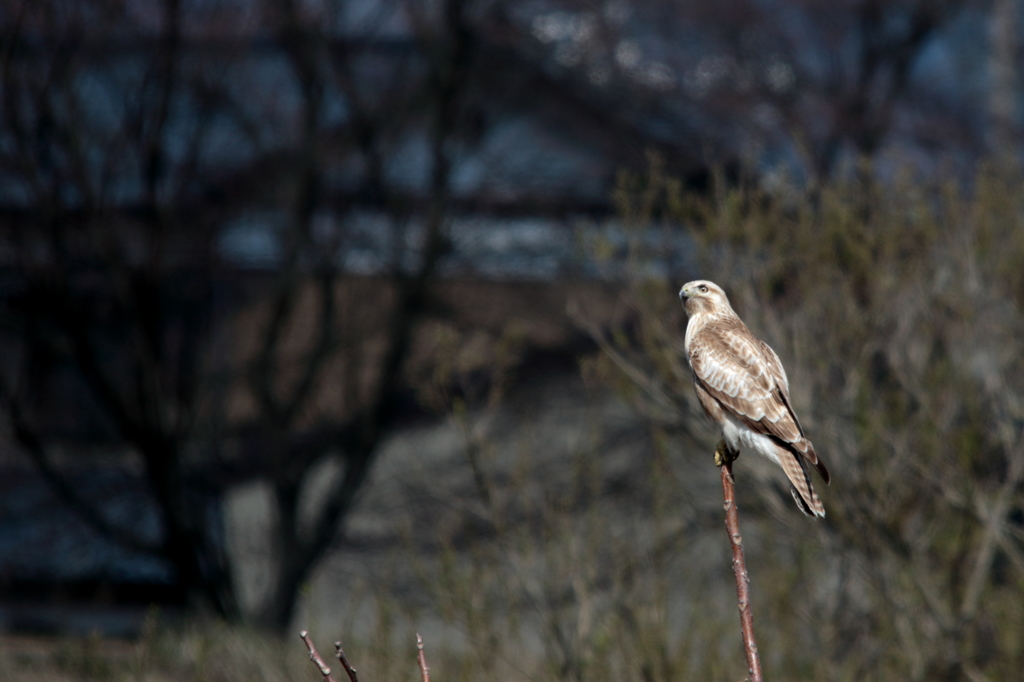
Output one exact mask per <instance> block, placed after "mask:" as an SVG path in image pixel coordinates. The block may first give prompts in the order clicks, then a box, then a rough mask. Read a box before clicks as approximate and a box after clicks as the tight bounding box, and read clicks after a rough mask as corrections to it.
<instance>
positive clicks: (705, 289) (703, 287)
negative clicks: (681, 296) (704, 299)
mask: <svg viewBox="0 0 1024 682" xmlns="http://www.w3.org/2000/svg"><path fill="white" fill-rule="evenodd" d="M697 289H698V290H699V291H700V293H702V294H706V293H708V288H707V287H706V286H704V285H703V284H701V285H700V286H699V287H697Z"/></svg>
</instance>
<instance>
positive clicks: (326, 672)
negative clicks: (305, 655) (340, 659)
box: [299, 630, 334, 682]
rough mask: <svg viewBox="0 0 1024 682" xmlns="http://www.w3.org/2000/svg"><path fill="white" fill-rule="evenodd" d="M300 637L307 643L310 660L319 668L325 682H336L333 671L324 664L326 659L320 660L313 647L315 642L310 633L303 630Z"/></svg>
mask: <svg viewBox="0 0 1024 682" xmlns="http://www.w3.org/2000/svg"><path fill="white" fill-rule="evenodd" d="M299 637H301V638H302V641H303V642H305V643H306V648H307V649H309V660H311V661H313V664H314V665H316V667H317V668H319V670H320V674H321V675H323V676H324V682H334V678H333V677H331V669H330V668H328V667H327V665H326V664H325V663H324V659H322V658H320V654H318V653H317V651H316V647H315V646H313V640H312V639H310V638H309V633H308V632H306V631H305V630H303V631H302V632H300V633H299Z"/></svg>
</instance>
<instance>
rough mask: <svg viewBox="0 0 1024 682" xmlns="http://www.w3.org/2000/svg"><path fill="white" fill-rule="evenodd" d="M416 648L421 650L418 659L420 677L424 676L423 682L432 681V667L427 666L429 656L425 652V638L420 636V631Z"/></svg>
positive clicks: (417, 635) (417, 634)
mask: <svg viewBox="0 0 1024 682" xmlns="http://www.w3.org/2000/svg"><path fill="white" fill-rule="evenodd" d="M416 648H417V649H418V650H419V654H417V656H416V659H417V661H419V664H420V677H422V678H423V680H422V682H430V668H428V667H427V656H426V654H424V653H423V638H422V637H420V633H418V632H417V633H416Z"/></svg>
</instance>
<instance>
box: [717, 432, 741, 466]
mask: <svg viewBox="0 0 1024 682" xmlns="http://www.w3.org/2000/svg"><path fill="white" fill-rule="evenodd" d="M739 456H740V453H739V451H737V450H731V449H730V448H729V446H728V445H726V443H725V439H724V438H723V439H722V440H720V441H718V445H716V446H715V466H716V467H723V466H725V465H726V464H731V463H733V462H735V461H736V458H737V457H739Z"/></svg>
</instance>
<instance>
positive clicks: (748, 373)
mask: <svg viewBox="0 0 1024 682" xmlns="http://www.w3.org/2000/svg"><path fill="white" fill-rule="evenodd" d="M766 349H767V350H766ZM689 361H690V367H691V368H692V370H693V374H694V379H695V381H697V382H699V384H700V387H701V388H702V389H703V390H704V391H705V392H707V394H708V395H710V396H711V397H713V398H714V399H715V400H716V401H718V402H719V403H720V404H721V405H722V406H723V408H725V409H726V410H727V411H728V412H729V413H730V414H732V415H733V416H734V417H736V418H737V419H739V420H740V421H742V422H743V423H744V424H746V425H747V426H748V427H750V429H752V430H753V431H755V432H757V433H761V434H764V435H767V436H772V437H773V438H775V439H777V440H778V441H780V442H781V443H783V444H785V445H786V446H788V447H790V448H792V449H793V450H794V451H795V452H798V453H799V454H800V455H803V456H804V457H805V458H806V459H807V461H808V462H809V463H810V464H811V465H813V466H814V467H815V468H816V469H817V470H818V472H819V473H821V475H822V478H823V479H824V480H825V482H826V483H827V482H828V481H829V479H830V477H829V474H828V470H827V469H826V468H825V466H824V464H822V463H821V461H820V460H819V458H818V455H817V453H816V452H815V451H814V446H813V445H812V444H811V442H810V441H809V440H807V438H806V437H805V436H804V432H803V429H802V428H801V427H800V422H799V421H798V420H797V417H796V413H795V412H794V411H793V408H792V406H791V405H790V402H789V381H788V379H787V377H786V371H785V370H784V369H783V367H782V363H781V362H780V361H779V358H778V356H777V355H776V354H775V352H774V351H773V350H772V349H771V348H770V347H768V345H767V344H765V343H764V342H763V341H760V340H758V339H757V338H755V337H754V335H753V334H751V333H750V330H748V329H747V327H746V325H744V324H743V322H742V321H740V320H739V319H738V318H726V319H720V320H715V321H714V322H712V323H710V324H708V325H707V326H705V327H704V328H703V329H701V330H699V331H698V332H697V333H696V334H694V336H693V338H692V340H691V341H690V346H689Z"/></svg>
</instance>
